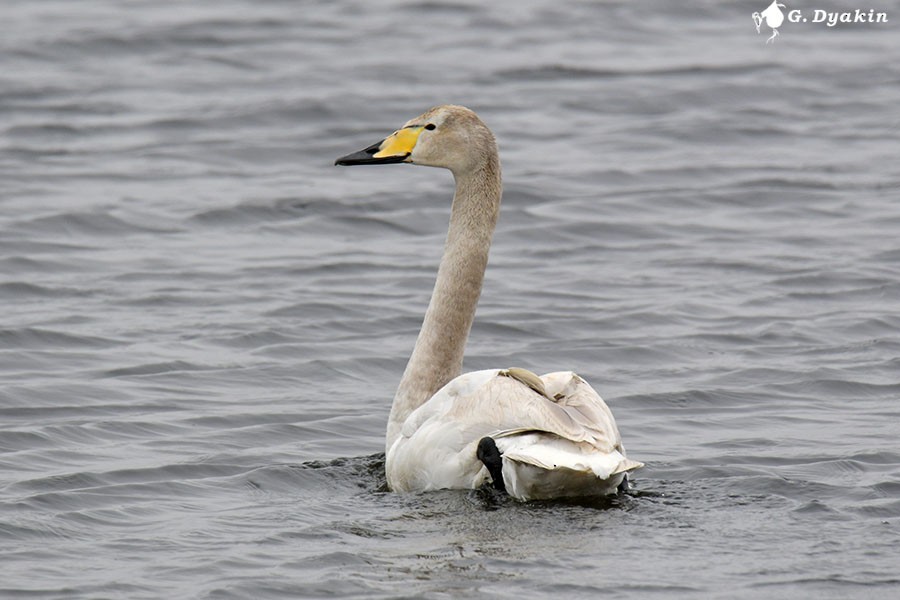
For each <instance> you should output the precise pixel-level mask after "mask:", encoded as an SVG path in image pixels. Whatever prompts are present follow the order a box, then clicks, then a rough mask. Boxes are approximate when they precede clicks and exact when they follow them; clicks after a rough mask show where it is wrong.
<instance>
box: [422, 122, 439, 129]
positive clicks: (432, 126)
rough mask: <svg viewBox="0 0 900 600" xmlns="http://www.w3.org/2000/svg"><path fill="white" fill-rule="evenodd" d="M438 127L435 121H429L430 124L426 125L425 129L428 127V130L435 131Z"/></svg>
mask: <svg viewBox="0 0 900 600" xmlns="http://www.w3.org/2000/svg"><path fill="white" fill-rule="evenodd" d="M436 127H437V125H435V124H434V123H429V124H428V125H426V126H425V129H427V130H428V131H434V129H435V128H436Z"/></svg>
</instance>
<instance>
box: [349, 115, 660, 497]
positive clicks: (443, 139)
mask: <svg viewBox="0 0 900 600" xmlns="http://www.w3.org/2000/svg"><path fill="white" fill-rule="evenodd" d="M389 163H412V164H416V165H425V166H430V167H443V168H445V169H449V170H450V171H451V172H452V173H453V176H454V179H455V181H456V193H455V195H454V197H453V206H452V209H451V216H450V229H449V231H448V233H447V241H446V246H445V248H444V255H443V258H441V264H440V267H439V268H438V274H437V281H436V283H435V285H434V292H433V293H432V296H431V302H430V304H429V305H428V310H427V311H426V313H425V320H424V322H423V323H422V329H421V331H420V332H419V337H418V339H417V340H416V345H415V348H414V350H413V353H412V356H411V357H410V359H409V363H408V364H407V366H406V371H405V372H404V373H403V378H402V379H401V380H400V385H399V388H398V389H397V394H396V396H394V403H393V406H392V407H391V414H390V417H389V420H388V426H387V439H386V441H385V451H386V458H385V469H386V471H387V482H388V486H389V487H390V488H391V489H392V490H394V491H398V492H411V491H425V490H436V489H446V488H463V489H470V488H478V487H480V486H481V485H482V484H484V483H485V482H487V481H490V482H491V483H492V484H493V486H494V487H495V488H497V489H498V490H501V491H506V492H508V493H509V494H510V495H511V496H513V497H515V498H517V499H519V500H531V499H546V498H561V497H572V496H594V495H604V494H611V493H615V492H616V490H617V489H618V488H619V487H620V486H621V485H623V482H624V481H625V478H626V473H627V472H628V471H631V470H633V469H637V468H639V467H641V466H643V465H642V464H641V463H639V462H635V461H633V460H629V459H628V458H626V457H625V449H624V448H623V447H622V441H621V438H620V436H619V431H618V429H617V427H616V422H615V420H614V419H613V416H612V413H611V412H610V410H609V407H607V406H606V403H605V402H603V399H602V398H600V396H599V395H598V394H597V392H595V391H594V390H593V388H591V386H589V385H588V384H587V383H586V382H585V381H584V380H583V379H581V378H580V377H579V376H578V375H576V374H575V373H572V372H556V373H549V374H547V375H544V376H541V377H538V376H537V375H535V374H534V373H532V372H530V371H527V370H525V369H519V368H509V369H491V370H486V371H475V372H472V373H466V374H464V375H460V371H461V370H462V362H463V350H464V348H465V345H466V339H467V338H468V336H469V330H470V329H471V328H472V320H473V318H474V316H475V307H476V305H477V304H478V297H479V295H480V294H481V285H482V281H483V280H484V271H485V268H486V267H487V260H488V251H489V250H490V247H491V237H492V236H493V233H494V226H495V225H496V223H497V214H498V212H499V210H500V195H501V183H500V159H499V157H498V155H497V143H496V141H495V140H494V135H493V134H492V133H491V131H490V130H489V129H488V128H487V126H486V125H485V124H484V123H483V122H482V121H481V119H480V118H478V116H477V115H476V114H475V113H474V112H472V111H471V110H469V109H467V108H464V107H462V106H452V105H447V106H439V107H436V108H433V109H431V110H429V111H428V112H426V113H425V114H423V115H422V116H420V117H416V118H415V119H412V120H411V121H409V122H407V123H406V125H404V126H403V127H402V128H401V129H399V130H397V131H395V132H394V133H392V134H391V135H389V136H388V137H387V138H385V139H384V140H382V141H381V142H378V143H377V144H373V145H372V146H369V147H368V148H366V149H364V150H360V151H359V152H355V153H353V154H348V155H347V156H344V157H342V158H339V159H337V160H336V161H335V164H336V165H377V164H389Z"/></svg>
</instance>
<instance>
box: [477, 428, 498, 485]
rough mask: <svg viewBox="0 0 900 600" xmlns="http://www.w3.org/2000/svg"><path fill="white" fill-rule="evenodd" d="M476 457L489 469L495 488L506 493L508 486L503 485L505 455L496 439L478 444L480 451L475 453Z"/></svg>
mask: <svg viewBox="0 0 900 600" xmlns="http://www.w3.org/2000/svg"><path fill="white" fill-rule="evenodd" d="M475 456H476V457H478V460H480V461H481V462H482V463H484V466H485V467H487V470H488V473H490V474H491V480H492V481H493V483H494V488H495V489H496V490H498V491H500V492H506V484H504V483H503V455H502V454H500V450H499V449H498V448H497V443H496V442H494V438H491V437H483V438H481V440H479V442H478V450H476V451H475Z"/></svg>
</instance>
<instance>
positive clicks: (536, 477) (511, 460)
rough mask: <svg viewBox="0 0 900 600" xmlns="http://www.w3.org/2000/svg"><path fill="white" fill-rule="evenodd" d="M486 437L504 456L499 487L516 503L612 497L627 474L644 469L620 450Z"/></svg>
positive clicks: (530, 437) (548, 438)
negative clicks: (553, 499) (522, 501)
mask: <svg viewBox="0 0 900 600" xmlns="http://www.w3.org/2000/svg"><path fill="white" fill-rule="evenodd" d="M485 439H490V440H491V441H492V442H494V444H495V447H496V448H497V449H498V450H499V453H500V455H501V456H502V469H501V475H502V480H503V487H504V488H505V489H506V491H507V492H508V493H509V494H510V495H511V496H514V497H515V498H518V499H519V500H537V499H546V498H560V497H577V496H603V495H608V494H615V493H616V492H617V491H618V488H619V486H620V485H621V484H622V482H623V480H624V479H625V474H626V473H627V472H629V471H633V470H635V469H638V468H640V467H642V466H643V464H642V463H639V462H637V461H633V460H630V459H628V458H626V457H625V455H624V454H622V453H621V452H619V450H613V451H612V452H599V451H597V449H596V448H595V447H593V446H590V445H589V444H584V443H576V442H572V441H570V440H566V439H563V438H560V437H559V436H556V435H553V434H548V433H543V432H529V433H523V434H519V435H511V436H508V437H499V438H498V439H496V440H494V439H492V438H485ZM482 441H484V440H482ZM488 469H489V471H490V467H488ZM491 477H492V478H493V479H494V481H496V480H497V478H496V477H495V476H494V474H493V472H492V473H491ZM495 487H496V485H495Z"/></svg>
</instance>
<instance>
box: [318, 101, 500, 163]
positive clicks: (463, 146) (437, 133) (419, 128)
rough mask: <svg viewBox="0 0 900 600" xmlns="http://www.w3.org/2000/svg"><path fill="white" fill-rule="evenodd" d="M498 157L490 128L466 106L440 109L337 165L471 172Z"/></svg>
mask: <svg viewBox="0 0 900 600" xmlns="http://www.w3.org/2000/svg"><path fill="white" fill-rule="evenodd" d="M496 156H497V142H496V141H495V140H494V135H493V134H492V133H491V130H490V129H488V128H487V125H485V124H484V122H482V120H481V119H480V118H479V117H478V115H476V114H475V113H474V112H473V111H471V110H469V109H468V108H466V107H464V106H456V105H452V104H446V105H443V106H437V107H435V108H432V109H431V110H429V111H427V112H425V113H424V114H422V115H419V116H418V117H415V118H414V119H410V120H409V121H407V122H406V124H405V125H403V127H401V128H400V129H398V130H397V131H395V132H394V133H392V134H391V135H389V136H387V137H386V138H384V139H383V140H381V141H380V142H376V143H375V144H372V145H371V146H369V147H368V148H365V149H363V150H360V151H358V152H354V153H352V154H348V155H347V156H342V157H341V158H339V159H337V160H336V161H334V164H336V165H341V166H351V165H383V164H391V163H411V164H415V165H423V166H426V167H441V168H444V169H449V170H450V171H452V172H453V173H454V174H460V173H465V172H472V171H476V170H478V168H479V167H480V166H482V165H484V164H486V163H487V162H489V161H491V160H492V159H496Z"/></svg>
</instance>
